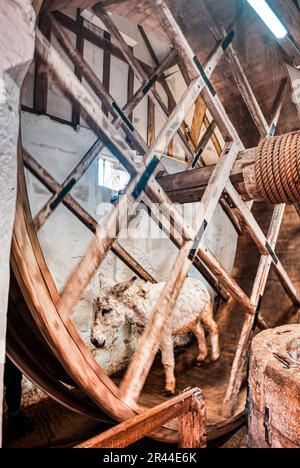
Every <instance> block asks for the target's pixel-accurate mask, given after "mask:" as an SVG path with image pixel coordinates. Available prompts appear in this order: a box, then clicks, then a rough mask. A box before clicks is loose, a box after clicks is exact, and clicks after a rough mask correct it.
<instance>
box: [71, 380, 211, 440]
mask: <svg viewBox="0 0 300 468" xmlns="http://www.w3.org/2000/svg"><path fill="white" fill-rule="evenodd" d="M177 417H178V432H179V446H180V447H181V448H205V447H206V407H205V403H204V399H203V395H202V392H201V390H200V389H199V388H193V389H191V390H187V391H185V392H184V393H182V394H180V395H178V396H176V397H175V398H172V399H170V400H168V401H166V402H165V403H162V404H161V405H158V406H155V407H154V408H151V409H149V410H147V411H145V412H144V413H142V414H139V415H138V416H136V417H134V418H132V419H129V420H128V421H125V422H123V423H122V424H119V425H118V426H115V427H113V428H112V429H109V430H108V431H106V432H103V433H102V434H100V435H97V436H95V437H93V438H92V439H89V440H87V441H86V442H83V443H82V444H80V445H77V446H76V447H75V448H123V447H127V446H128V445H131V444H133V443H134V442H136V441H137V440H140V439H142V438H143V437H145V436H147V435H149V434H151V433H152V432H154V431H155V430H157V429H158V428H160V427H161V426H162V425H163V424H166V423H167V422H169V421H172V420H173V419H175V418H177Z"/></svg>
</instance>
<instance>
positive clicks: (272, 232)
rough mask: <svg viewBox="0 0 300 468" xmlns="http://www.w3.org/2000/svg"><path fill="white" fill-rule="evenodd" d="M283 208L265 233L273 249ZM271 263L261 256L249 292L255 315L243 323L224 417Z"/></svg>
mask: <svg viewBox="0 0 300 468" xmlns="http://www.w3.org/2000/svg"><path fill="white" fill-rule="evenodd" d="M284 210H285V205H279V206H277V207H276V208H275V209H274V213H273V217H272V221H271V224H270V227H269V232H268V235H267V238H268V242H269V244H270V246H271V247H272V249H275V246H276V242H277V239H278V235H279V230H280V226H281V223H282V219H283V215H284ZM271 265H272V257H271V256H270V255H268V256H262V257H261V259H260V264H259V267H258V270H257V273H256V278H255V281H254V285H253V289H252V294H251V301H252V302H253V304H254V306H255V308H256V316H254V317H250V316H247V317H246V319H245V322H244V325H243V329H242V332H241V336H240V339H239V343H238V347H237V351H236V355H235V358H234V362H233V367H232V371H231V375H230V380H229V384H228V388H227V391H226V396H225V399H224V404H223V413H224V416H225V417H230V416H231V415H232V414H233V412H234V409H235V406H236V404H237V399H238V394H239V391H240V388H241V385H242V381H243V378H244V370H245V363H246V357H247V353H248V351H249V347H250V343H251V339H252V335H253V327H254V325H255V318H256V317H258V314H259V312H260V310H261V305H262V299H263V296H264V292H265V288H266V284H267V279H268V276H269V272H270V268H271Z"/></svg>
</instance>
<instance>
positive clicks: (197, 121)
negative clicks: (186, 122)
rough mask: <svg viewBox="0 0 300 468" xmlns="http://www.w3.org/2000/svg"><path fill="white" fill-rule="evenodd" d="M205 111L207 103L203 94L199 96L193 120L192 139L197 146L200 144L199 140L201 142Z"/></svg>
mask: <svg viewBox="0 0 300 468" xmlns="http://www.w3.org/2000/svg"><path fill="white" fill-rule="evenodd" d="M205 112H206V107H205V104H204V102H203V100H202V98H201V96H199V97H198V98H197V100H196V103H195V111H194V115H193V122H192V127H191V139H192V142H193V143H194V145H195V147H196V146H197V145H198V142H199V138H200V133H201V129H202V125H203V123H204V117H205Z"/></svg>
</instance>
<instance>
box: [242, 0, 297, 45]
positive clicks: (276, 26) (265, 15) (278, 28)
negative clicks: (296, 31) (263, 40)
mask: <svg viewBox="0 0 300 468" xmlns="http://www.w3.org/2000/svg"><path fill="white" fill-rule="evenodd" d="M247 2H248V3H249V4H250V5H251V6H252V8H253V9H254V10H255V11H256V13H257V14H258V15H259V16H260V17H261V19H262V20H263V21H264V23H266V25H267V26H268V28H269V29H270V31H271V32H272V33H273V34H274V36H276V37H277V39H284V38H285V37H286V36H287V35H288V31H287V29H286V28H285V27H284V25H283V24H282V23H281V21H280V20H279V18H278V17H277V16H276V15H275V13H274V11H273V10H272V9H271V8H270V6H269V5H268V4H267V2H266V1H265V0H247Z"/></svg>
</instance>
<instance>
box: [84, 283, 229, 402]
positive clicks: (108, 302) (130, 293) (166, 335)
mask: <svg viewBox="0 0 300 468" xmlns="http://www.w3.org/2000/svg"><path fill="white" fill-rule="evenodd" d="M99 279H100V294H99V296H98V297H97V298H95V300H94V302H93V312H94V316H93V322H92V328H91V342H92V344H93V345H94V346H95V347H96V348H104V347H105V344H106V341H107V339H108V337H109V336H114V335H115V334H116V333H117V332H118V330H120V328H121V327H122V326H123V325H124V324H125V323H126V322H127V323H130V324H131V325H133V324H134V325H136V326H137V329H138V330H139V331H141V332H142V331H143V330H144V329H145V328H146V325H147V322H148V320H149V318H150V315H151V311H152V309H153V306H154V305H155V303H156V302H157V300H158V298H159V296H160V294H161V292H162V290H163V289H164V287H165V283H158V284H150V283H145V282H143V281H142V280H137V278H132V279H131V280H130V281H127V282H124V283H120V284H117V285H115V286H112V287H102V285H101V283H102V278H101V275H100V278H99ZM202 326H204V328H205V329H207V331H208V332H209V336H210V342H211V349H212V356H211V361H212V362H215V361H217V360H218V359H219V357H220V346H219V331H218V326H217V324H216V322H215V321H214V319H213V306H212V302H211V299H210V295H209V293H208V290H207V288H206V287H205V286H204V284H203V283H202V282H201V281H200V280H197V279H194V278H187V279H186V281H185V283H184V286H183V288H182V290H181V293H180V295H179V298H178V300H177V303H176V306H175V308H174V310H173V313H172V315H171V318H170V321H169V323H168V324H167V326H166V327H165V329H164V331H163V334H162V337H161V340H160V345H159V347H160V350H161V357H162V364H163V366H164V370H165V376H166V379H165V392H166V395H174V393H175V389H176V381H175V375H174V367H175V362H174V349H173V339H172V336H174V335H182V334H185V333H187V332H193V333H194V335H195V336H196V338H197V341H198V347H199V354H198V357H197V361H198V362H202V361H204V360H205V359H206V358H207V355H208V350H207V345H206V340H205V334H204V330H203V327H202Z"/></svg>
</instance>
